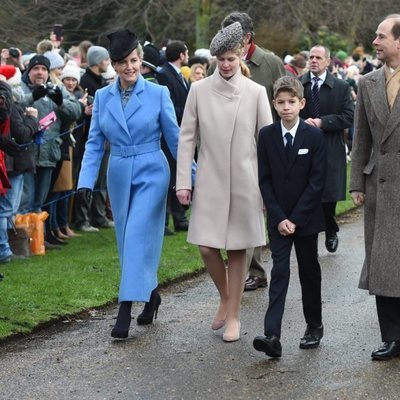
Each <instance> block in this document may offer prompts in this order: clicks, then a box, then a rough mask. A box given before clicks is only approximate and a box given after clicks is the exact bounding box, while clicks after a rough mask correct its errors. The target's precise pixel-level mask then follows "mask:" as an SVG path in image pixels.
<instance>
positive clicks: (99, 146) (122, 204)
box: [78, 76, 179, 302]
mask: <svg viewBox="0 0 400 400" xmlns="http://www.w3.org/2000/svg"><path fill="white" fill-rule="evenodd" d="M161 132H162V133H163V135H164V137H165V140H166V142H167V144H168V147H169V149H170V150H171V153H172V155H173V156H174V157H175V158H176V152H177V144H178V135H179V127H178V125H177V122H176V117H175V112H174V107H173V104H172V102H171V100H170V97H169V93H168V89H167V88H165V87H163V86H159V85H155V84H153V83H151V82H148V81H145V80H144V79H143V77H142V76H139V77H138V79H137V82H136V84H135V87H134V90H133V93H132V95H131V97H130V99H129V102H128V103H127V104H126V106H125V108H123V107H122V103H121V94H120V90H119V80H117V81H116V82H115V83H114V84H112V85H110V86H107V87H105V88H102V89H100V90H98V91H97V92H96V96H95V101H94V108H93V116H92V121H91V125H90V131H89V139H88V141H87V144H86V148H85V154H84V157H83V161H82V168H81V172H80V176H79V181H78V188H89V189H93V186H94V183H95V180H96V177H97V173H98V170H99V167H100V163H101V159H102V155H103V151H104V140H105V139H107V140H108V141H109V142H110V144H111V155H110V160H109V165H108V174H107V185H108V193H109V196H110V201H111V208H112V211H113V217H114V222H115V231H116V236H117V245H118V252H119V258H120V263H121V282H120V290H119V301H120V302H121V301H149V298H150V294H151V291H152V290H153V289H154V288H156V286H157V269H158V264H159V260H160V255H161V248H162V242H163V237H164V224H165V207H166V194H167V190H168V183H169V177H170V172H169V167H168V163H167V160H166V158H165V156H164V153H163V152H162V151H161V150H160V137H161Z"/></svg>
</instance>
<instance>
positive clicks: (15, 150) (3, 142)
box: [0, 135, 24, 157]
mask: <svg viewBox="0 0 400 400" xmlns="http://www.w3.org/2000/svg"><path fill="white" fill-rule="evenodd" d="M22 149H24V147H19V146H18V144H17V143H15V141H14V140H13V139H11V138H10V137H9V136H3V135H0V150H3V151H4V152H5V153H6V154H8V155H9V156H11V157H14V156H16V155H17V154H19V153H20V152H21V150H22Z"/></svg>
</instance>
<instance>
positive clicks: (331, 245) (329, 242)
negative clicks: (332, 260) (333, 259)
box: [325, 233, 339, 253]
mask: <svg viewBox="0 0 400 400" xmlns="http://www.w3.org/2000/svg"><path fill="white" fill-rule="evenodd" d="M338 246H339V238H338V236H337V234H336V233H330V234H327V235H326V238H325V247H326V249H327V250H328V251H329V253H334V252H335V251H336V250H337V248H338Z"/></svg>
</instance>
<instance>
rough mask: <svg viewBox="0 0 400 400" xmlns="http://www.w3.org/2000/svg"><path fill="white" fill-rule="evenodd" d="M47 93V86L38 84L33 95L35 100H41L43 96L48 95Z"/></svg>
mask: <svg viewBox="0 0 400 400" xmlns="http://www.w3.org/2000/svg"><path fill="white" fill-rule="evenodd" d="M46 94H47V88H46V86H44V85H36V86H35V87H34V88H33V90H32V97H33V100H34V101H36V100H39V99H41V98H42V97H44V96H46Z"/></svg>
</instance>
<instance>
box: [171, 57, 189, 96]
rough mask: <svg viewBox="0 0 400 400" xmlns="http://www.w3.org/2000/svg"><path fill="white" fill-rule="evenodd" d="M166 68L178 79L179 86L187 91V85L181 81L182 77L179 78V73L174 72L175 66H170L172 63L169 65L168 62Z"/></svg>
mask: <svg viewBox="0 0 400 400" xmlns="http://www.w3.org/2000/svg"><path fill="white" fill-rule="evenodd" d="M167 68H169V71H170V73H171V74H172V76H173V77H174V78H175V79H176V80H177V81H178V83H179V85H181V86H182V87H183V88H184V89H185V91H186V92H188V90H189V89H188V87H189V85H185V84H184V83H183V82H182V79H181V77H180V76H179V74H178V73H177V72H176V70H175V68H174V67H172V65H171V64H170V63H167ZM182 77H183V75H182ZM183 79H185V78H183ZM185 82H186V81H185Z"/></svg>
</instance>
